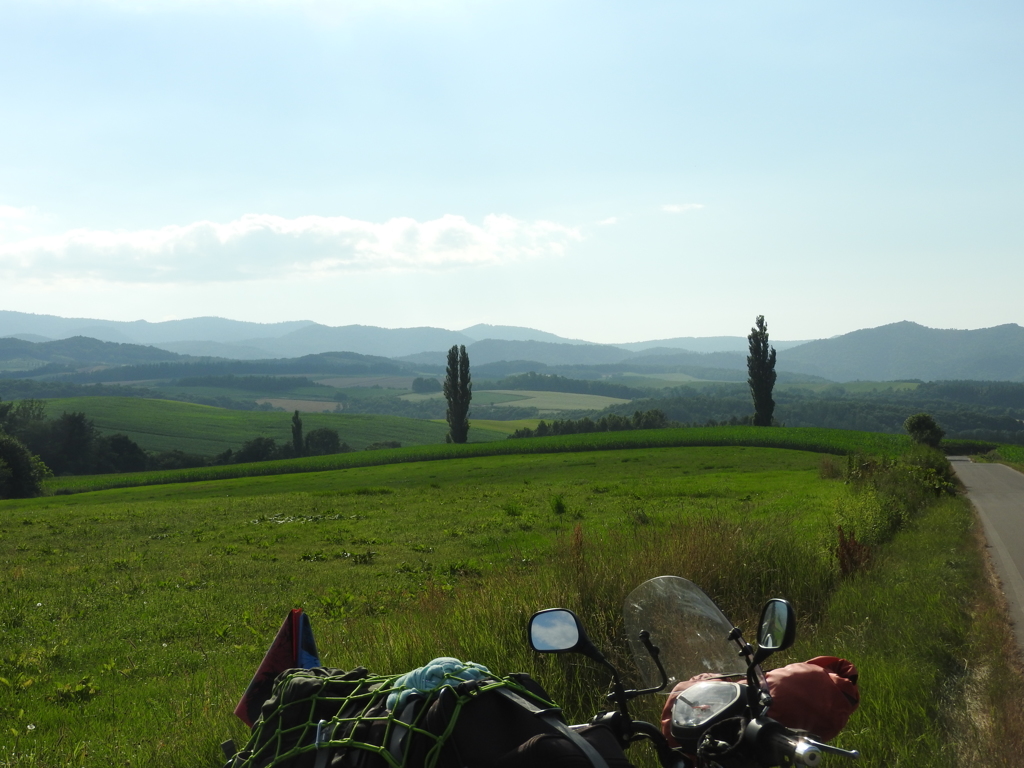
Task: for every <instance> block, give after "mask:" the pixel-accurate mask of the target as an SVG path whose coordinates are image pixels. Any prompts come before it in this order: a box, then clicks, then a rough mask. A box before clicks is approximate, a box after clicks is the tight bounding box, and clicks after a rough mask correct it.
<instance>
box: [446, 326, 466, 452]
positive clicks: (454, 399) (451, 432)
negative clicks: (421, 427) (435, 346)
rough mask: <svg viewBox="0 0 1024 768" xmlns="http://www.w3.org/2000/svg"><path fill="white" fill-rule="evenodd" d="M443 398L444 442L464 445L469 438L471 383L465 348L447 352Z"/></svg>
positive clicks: (458, 347)
mask: <svg viewBox="0 0 1024 768" xmlns="http://www.w3.org/2000/svg"><path fill="white" fill-rule="evenodd" d="M444 398H445V400H447V401H448V412H447V413H446V414H445V418H446V419H447V420H448V435H447V436H446V437H445V442H448V443H464V442H466V438H467V437H469V401H470V400H472V399H473V382H472V381H471V380H470V377H469V355H467V354H466V347H465V346H457V345H456V346H453V347H452V348H451V349H449V350H448V368H447V371H446V372H445V377H444Z"/></svg>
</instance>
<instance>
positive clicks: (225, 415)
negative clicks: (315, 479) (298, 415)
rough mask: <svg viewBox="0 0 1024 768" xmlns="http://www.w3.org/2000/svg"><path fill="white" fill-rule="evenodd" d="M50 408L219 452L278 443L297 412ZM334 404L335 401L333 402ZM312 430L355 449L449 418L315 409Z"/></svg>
mask: <svg viewBox="0 0 1024 768" xmlns="http://www.w3.org/2000/svg"><path fill="white" fill-rule="evenodd" d="M43 402H45V403H46V411H47V414H48V415H49V416H51V417H55V416H59V415H60V414H61V413H62V412H64V411H67V412H73V411H81V412H82V413H84V414H85V415H86V416H87V417H88V418H90V419H92V420H93V421H94V422H95V423H96V426H97V427H98V428H99V430H100V431H101V432H103V433H105V434H112V433H115V432H120V433H122V434H126V435H128V436H129V437H130V438H132V440H134V441H135V442H137V443H138V444H139V445H140V446H142V447H143V448H144V449H146V450H148V451H169V450H181V451H185V452H186V453H195V454H198V455H200V456H214V455H216V454H218V453H221V452H223V451H226V450H227V449H228V448H231V449H235V450H237V449H238V448H239V447H240V446H241V445H242V443H244V442H245V441H246V440H250V439H252V438H254V437H257V436H264V437H272V438H274V439H275V440H277V441H278V443H287V442H290V441H291V413H289V412H260V411H233V410H227V409H224V408H213V407H210V406H205V405H193V404H191V403H181V402H175V401H172V400H148V399H142V398H132V397H76V398H64V399H54V400H45V401H43ZM331 407H333V405H332V406H331ZM302 422H303V427H304V429H305V431H306V432H309V431H311V430H313V429H318V428H320V427H330V428H331V429H335V430H337V431H338V435H339V436H340V437H341V439H342V441H343V442H346V443H348V444H349V445H350V446H351V447H353V448H355V449H357V450H358V449H362V448H364V447H366V446H367V445H369V444H370V443H376V442H381V441H384V440H397V441H399V442H400V443H402V445H428V444H431V443H443V442H444V436H445V434H446V433H447V432H448V428H447V426H446V425H444V424H440V423H437V422H431V421H423V420H420V419H408V418H403V417H399V416H377V415H370V414H334V413H330V414H328V413H309V414H306V415H304V416H303V417H302ZM502 438H504V434H502V433H499V432H493V431H490V430H486V429H478V430H476V431H474V433H473V434H472V439H473V440H488V439H490V440H500V439H502Z"/></svg>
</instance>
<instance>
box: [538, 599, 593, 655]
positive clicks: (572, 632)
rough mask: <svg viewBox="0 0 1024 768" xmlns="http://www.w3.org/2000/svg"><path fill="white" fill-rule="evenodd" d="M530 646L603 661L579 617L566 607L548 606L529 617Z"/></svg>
mask: <svg viewBox="0 0 1024 768" xmlns="http://www.w3.org/2000/svg"><path fill="white" fill-rule="evenodd" d="M530 647H531V648H533V650H535V651H537V652H539V653H570V652H576V653H581V654H583V655H584V656H589V657H590V658H592V659H594V660H595V661H600V662H604V661H605V658H604V656H603V655H601V652H600V651H599V650H597V648H596V647H595V646H594V644H593V643H592V642H590V638H589V637H587V633H586V631H584V629H583V624H582V623H581V622H580V620H579V617H578V616H577V615H576V614H575V613H573V612H572V611H570V610H568V609H566V608H548V609H547V610H544V611H538V612H537V613H535V614H533V616H531V617H530Z"/></svg>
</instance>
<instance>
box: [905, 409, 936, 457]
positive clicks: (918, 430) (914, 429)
mask: <svg viewBox="0 0 1024 768" xmlns="http://www.w3.org/2000/svg"><path fill="white" fill-rule="evenodd" d="M903 428H904V429H905V430H907V434H908V435H910V437H911V439H912V440H913V441H914V442H915V443H921V444H922V445H930V446H931V447H932V448H938V447H939V443H940V442H942V436H943V435H945V434H946V433H945V431H943V430H942V429H941V428H940V427H939V425H938V424H936V423H935V419H933V418H932V417H931V416H930V415H928V414H927V413H915V414H914V415H913V416H910V417H909V418H908V419H907V420H906V421H904V422H903Z"/></svg>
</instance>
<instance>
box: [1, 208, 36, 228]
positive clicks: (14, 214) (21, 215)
mask: <svg viewBox="0 0 1024 768" xmlns="http://www.w3.org/2000/svg"><path fill="white" fill-rule="evenodd" d="M35 210H36V209H35V208H17V207H15V206H13V205H0V225H2V224H3V220H4V219H27V218H28V217H29V216H31V215H32V214H33V213H35Z"/></svg>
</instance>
